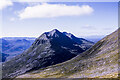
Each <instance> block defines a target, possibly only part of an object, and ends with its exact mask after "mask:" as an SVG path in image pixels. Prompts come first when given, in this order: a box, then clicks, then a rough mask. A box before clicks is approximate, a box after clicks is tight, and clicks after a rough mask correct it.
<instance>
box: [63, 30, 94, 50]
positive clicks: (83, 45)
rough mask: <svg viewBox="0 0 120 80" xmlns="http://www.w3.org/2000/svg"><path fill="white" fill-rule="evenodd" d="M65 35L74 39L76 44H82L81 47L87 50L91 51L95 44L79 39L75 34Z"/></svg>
mask: <svg viewBox="0 0 120 80" xmlns="http://www.w3.org/2000/svg"><path fill="white" fill-rule="evenodd" d="M63 34H65V35H66V36H68V37H69V38H70V39H72V40H73V41H75V42H76V43H78V44H80V46H81V47H82V48H83V49H84V50H87V49H89V48H90V47H91V46H92V45H93V44H94V43H93V42H91V41H88V40H86V39H83V38H77V37H75V36H74V35H73V34H71V33H67V32H63Z"/></svg>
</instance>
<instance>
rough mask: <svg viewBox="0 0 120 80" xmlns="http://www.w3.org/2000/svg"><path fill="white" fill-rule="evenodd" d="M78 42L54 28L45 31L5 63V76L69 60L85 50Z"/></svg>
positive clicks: (16, 74)
mask: <svg viewBox="0 0 120 80" xmlns="http://www.w3.org/2000/svg"><path fill="white" fill-rule="evenodd" d="M84 51H85V49H84V48H82V47H81V46H80V44H78V43H77V42H75V41H74V40H72V39H71V38H69V37H68V36H66V35H64V34H63V33H61V32H59V31H58V30H56V29H54V30H52V31H50V32H45V33H43V34H42V35H41V36H40V37H38V38H37V39H36V40H35V42H34V43H33V44H32V46H31V47H30V48H29V49H28V50H26V51H24V52H23V53H22V54H21V55H18V56H16V57H15V58H13V59H11V60H10V61H7V62H5V63H3V77H4V78H5V77H15V76H18V75H20V74H23V73H26V72H29V71H32V70H38V69H40V68H44V67H47V66H50V65H54V64H58V63H61V62H64V61H66V60H69V59H71V58H73V57H75V56H76V55H78V54H80V53H82V52H84Z"/></svg>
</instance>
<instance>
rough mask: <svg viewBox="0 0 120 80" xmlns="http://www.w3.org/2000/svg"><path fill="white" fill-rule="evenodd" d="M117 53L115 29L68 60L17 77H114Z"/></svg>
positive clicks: (116, 69)
mask: <svg viewBox="0 0 120 80" xmlns="http://www.w3.org/2000/svg"><path fill="white" fill-rule="evenodd" d="M119 34H120V30H119ZM118 54H119V53H118V32H117V31H115V32H114V33H112V34H110V35H108V36H106V37H105V38H103V39H102V40H100V41H98V42H97V43H96V44H95V45H94V46H93V47H92V48H91V49H89V50H87V51H86V52H84V53H82V54H80V55H78V56H77V57H75V58H73V59H71V60H69V61H66V62H63V63H60V64H57V65H53V66H49V67H47V68H43V69H39V70H36V71H32V72H28V73H26V74H23V75H20V76H18V77H17V78H86V77H87V78H116V77H118Z"/></svg>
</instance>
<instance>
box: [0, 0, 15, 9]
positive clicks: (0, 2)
mask: <svg viewBox="0 0 120 80" xmlns="http://www.w3.org/2000/svg"><path fill="white" fill-rule="evenodd" d="M12 5H13V3H12V1H11V0H0V10H2V9H3V8H6V7H7V6H12Z"/></svg>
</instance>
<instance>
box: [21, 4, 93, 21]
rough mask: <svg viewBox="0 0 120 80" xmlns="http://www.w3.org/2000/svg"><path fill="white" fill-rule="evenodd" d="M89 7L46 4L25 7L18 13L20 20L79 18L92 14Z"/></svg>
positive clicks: (91, 9)
mask: <svg viewBox="0 0 120 80" xmlns="http://www.w3.org/2000/svg"><path fill="white" fill-rule="evenodd" d="M93 11H94V10H93V8H92V7H90V6H89V5H82V6H77V5H74V6H73V5H71V6H68V5H65V4H47V3H42V4H39V5H35V6H29V7H26V8H25V9H24V10H22V11H21V12H20V13H19V17H20V19H26V18H49V17H59V16H81V15H89V14H91V13H92V12H93Z"/></svg>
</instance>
